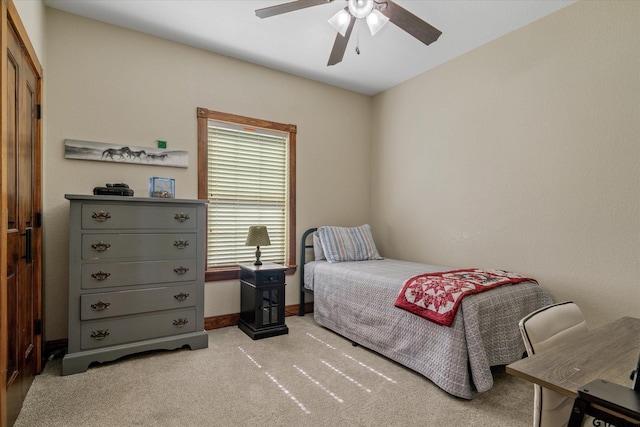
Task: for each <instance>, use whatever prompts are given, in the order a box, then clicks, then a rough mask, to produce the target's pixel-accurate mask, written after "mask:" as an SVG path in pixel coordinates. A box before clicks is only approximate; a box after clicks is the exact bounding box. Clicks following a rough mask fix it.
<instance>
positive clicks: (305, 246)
mask: <svg viewBox="0 0 640 427" xmlns="http://www.w3.org/2000/svg"><path fill="white" fill-rule="evenodd" d="M316 230H317V228H310V229H308V230H307V231H305V232H304V234H303V235H302V239H300V307H299V308H298V315H299V316H304V315H305V308H304V304H305V303H304V295H305V294H311V295H313V290H311V289H307V288H305V287H304V265H305V263H306V262H307V250H309V249H313V239H311V243H307V237H309V236H310V235H312V234H313V232H314V231H316Z"/></svg>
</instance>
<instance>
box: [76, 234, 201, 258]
mask: <svg viewBox="0 0 640 427" xmlns="http://www.w3.org/2000/svg"><path fill="white" fill-rule="evenodd" d="M196 246H197V235H196V233H169V234H162V233H153V234H146V233H132V234H117V233H114V234H84V235H82V259H83V260H90V259H115V258H121V259H122V258H124V259H126V258H132V259H149V260H152V259H185V258H196V252H197V247H196Z"/></svg>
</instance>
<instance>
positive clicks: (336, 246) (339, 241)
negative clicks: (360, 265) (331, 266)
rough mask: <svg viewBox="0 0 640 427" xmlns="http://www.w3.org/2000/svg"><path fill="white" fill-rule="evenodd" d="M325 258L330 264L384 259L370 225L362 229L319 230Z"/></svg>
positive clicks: (336, 228)
mask: <svg viewBox="0 0 640 427" xmlns="http://www.w3.org/2000/svg"><path fill="white" fill-rule="evenodd" d="M318 235H319V236H320V242H321V244H322V250H323V252H324V256H325V257H326V258H327V261H329V262H343V261H367V260H374V259H383V258H382V257H381V256H380V254H379V253H378V249H377V248H376V244H375V242H374V241H373V236H372V235H371V227H370V226H369V224H364V225H361V226H360V227H332V226H323V227H319V228H318Z"/></svg>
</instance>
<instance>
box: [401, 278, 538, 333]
mask: <svg viewBox="0 0 640 427" xmlns="http://www.w3.org/2000/svg"><path fill="white" fill-rule="evenodd" d="M528 281H534V280H533V279H530V278H527V277H523V276H520V275H518V274H515V273H509V272H507V271H502V270H481V269H465V270H453V271H442V272H439V273H427V274H420V275H418V276H414V277H412V278H411V279H409V280H407V281H406V282H405V284H404V286H403V287H402V290H401V291H400V294H399V295H398V298H397V299H396V302H395V306H396V307H399V308H402V309H404V310H407V311H409V312H411V313H413V314H416V315H418V316H420V317H424V318H425V319H428V320H431V321H432V322H435V323H437V324H439V325H444V326H451V324H452V323H453V319H454V317H455V315H456V312H457V311H458V306H459V305H460V302H461V301H462V298H463V297H464V296H465V295H470V294H477V293H478V292H483V291H487V290H489V289H493V288H495V287H497V286H501V285H509V284H516V283H520V282H528Z"/></svg>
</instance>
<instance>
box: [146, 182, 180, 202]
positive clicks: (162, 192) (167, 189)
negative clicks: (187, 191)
mask: <svg viewBox="0 0 640 427" xmlns="http://www.w3.org/2000/svg"><path fill="white" fill-rule="evenodd" d="M149 197H162V198H165V199H174V198H175V197H176V180H175V179H173V178H158V177H157V176H154V177H153V178H149Z"/></svg>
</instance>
